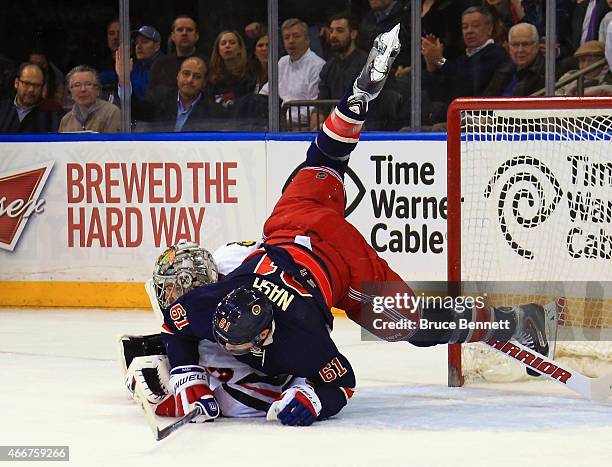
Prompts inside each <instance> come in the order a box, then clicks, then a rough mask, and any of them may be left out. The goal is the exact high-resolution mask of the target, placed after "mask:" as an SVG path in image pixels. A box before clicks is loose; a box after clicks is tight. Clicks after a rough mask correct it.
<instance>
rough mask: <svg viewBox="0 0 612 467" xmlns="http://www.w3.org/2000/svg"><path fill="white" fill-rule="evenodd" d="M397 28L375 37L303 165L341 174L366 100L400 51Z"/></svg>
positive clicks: (372, 96)
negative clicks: (358, 71) (366, 58)
mask: <svg viewBox="0 0 612 467" xmlns="http://www.w3.org/2000/svg"><path fill="white" fill-rule="evenodd" d="M399 30H400V25H399V24H398V25H396V26H395V27H394V28H393V29H391V30H390V31H389V32H385V33H382V34H380V35H379V36H378V37H377V38H376V39H375V40H374V45H373V47H372V50H371V51H370V55H369V56H368V60H367V62H366V64H365V65H364V67H363V68H362V70H361V73H360V74H359V76H358V77H357V79H356V80H355V82H354V83H353V87H352V88H351V89H350V90H349V91H347V93H346V94H345V95H344V97H343V98H342V99H340V102H338V105H337V106H336V108H335V109H334V110H333V111H332V113H331V114H330V115H329V117H327V119H326V120H325V123H324V124H323V128H322V129H321V131H320V132H319V134H318V135H317V137H316V139H315V140H314V141H313V143H312V144H311V145H310V148H309V149H308V153H307V156H306V165H308V166H321V165H322V166H326V167H330V168H332V169H334V170H335V171H336V172H338V173H339V174H340V176H344V171H345V170H346V166H347V164H348V160H349V155H350V153H351V151H352V150H353V149H354V148H355V146H356V145H357V142H358V141H359V135H360V133H361V127H362V126H363V123H364V122H365V119H366V114H367V111H368V104H369V102H370V101H371V100H373V99H376V97H378V95H379V94H380V91H381V90H382V88H383V86H384V85H385V81H386V80H387V77H388V76H389V73H390V72H391V66H392V65H393V61H394V60H395V57H397V54H398V53H399V51H400V41H399Z"/></svg>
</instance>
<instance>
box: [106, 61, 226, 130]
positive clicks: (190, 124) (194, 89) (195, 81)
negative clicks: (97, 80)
mask: <svg viewBox="0 0 612 467" xmlns="http://www.w3.org/2000/svg"><path fill="white" fill-rule="evenodd" d="M115 66H116V71H117V76H119V77H121V76H123V75H122V74H121V60H120V57H119V56H118V60H117V61H116V64H115ZM207 74H208V67H207V65H206V62H205V61H204V59H202V58H200V57H189V58H187V59H185V60H184V61H183V62H182V63H181V66H180V68H179V71H178V74H177V76H176V87H175V88H174V89H170V88H164V87H158V88H153V89H149V92H148V93H147V95H146V96H145V98H144V99H138V98H137V97H135V96H132V100H131V102H132V115H133V116H134V118H135V119H136V120H137V121H141V122H148V123H147V124H145V125H142V128H139V126H141V125H139V123H137V128H138V130H145V131H215V130H221V129H225V128H224V127H223V125H224V123H225V122H224V119H225V118H226V117H228V111H227V110H226V109H224V108H223V107H221V106H220V105H218V104H215V103H214V102H212V101H211V100H210V99H209V97H208V96H207V95H206V93H205V92H204V89H205V86H206V77H207ZM120 79H121V78H120ZM121 84H122V83H120V85H121ZM120 95H121V93H120Z"/></svg>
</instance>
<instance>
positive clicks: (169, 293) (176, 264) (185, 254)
mask: <svg viewBox="0 0 612 467" xmlns="http://www.w3.org/2000/svg"><path fill="white" fill-rule="evenodd" d="M217 280H218V273H217V265H216V263H215V260H214V259H213V256H212V255H211V254H210V252H209V251H208V250H206V249H204V248H201V247H200V246H199V245H198V244H197V243H194V242H188V241H185V240H181V241H180V242H178V243H177V244H176V245H172V246H171V247H170V248H168V249H167V250H166V251H164V252H163V253H162V254H161V256H160V257H159V258H157V261H156V262H155V269H154V270H153V283H154V284H155V295H156V296H157V301H158V302H159V306H160V307H162V308H166V307H168V306H169V305H170V304H171V303H173V302H174V301H175V300H176V299H177V298H179V297H180V296H182V295H183V294H185V293H187V292H189V291H190V290H191V289H193V288H194V287H199V286H201V285H205V284H210V283H212V282H217Z"/></svg>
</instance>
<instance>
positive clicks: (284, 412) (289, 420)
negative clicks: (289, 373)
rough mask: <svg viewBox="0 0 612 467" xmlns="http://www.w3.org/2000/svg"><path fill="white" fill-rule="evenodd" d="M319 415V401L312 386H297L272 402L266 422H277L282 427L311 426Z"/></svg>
mask: <svg viewBox="0 0 612 467" xmlns="http://www.w3.org/2000/svg"><path fill="white" fill-rule="evenodd" d="M320 413H321V401H320V400H319V396H317V393H316V392H315V391H314V389H313V387H312V386H309V385H308V384H298V385H295V386H292V387H290V388H289V389H287V390H286V391H285V392H283V393H282V394H281V397H280V399H278V400H276V401H274V402H273V403H272V405H271V406H270V409H269V410H268V414H267V417H266V418H267V419H268V420H279V421H280V422H281V423H282V424H283V425H292V426H295V425H299V426H308V425H312V424H313V423H314V421H315V420H316V419H317V417H318V416H319V414H320Z"/></svg>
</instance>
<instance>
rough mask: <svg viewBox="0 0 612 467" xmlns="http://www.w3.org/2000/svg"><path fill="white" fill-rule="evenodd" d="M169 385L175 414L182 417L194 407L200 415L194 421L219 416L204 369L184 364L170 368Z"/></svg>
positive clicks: (200, 421) (217, 405)
mask: <svg viewBox="0 0 612 467" xmlns="http://www.w3.org/2000/svg"><path fill="white" fill-rule="evenodd" d="M170 385H171V386H172V389H173V391H174V397H175V400H176V408H177V415H178V416H179V417H183V416H184V415H186V414H187V413H189V412H191V411H192V410H194V409H198V410H199V411H200V415H198V416H197V417H196V418H194V419H193V422H194V423H202V422H207V421H209V420H214V419H215V418H217V417H218V416H219V404H217V401H216V400H215V397H214V396H213V392H212V391H211V390H210V388H209V387H208V377H207V375H206V370H205V369H204V368H202V367H201V366H197V365H185V366H178V367H176V368H172V370H171V371H170Z"/></svg>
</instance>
